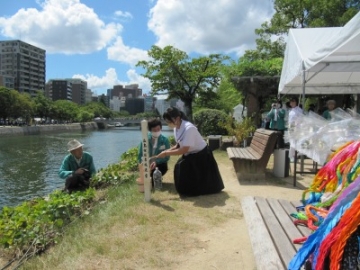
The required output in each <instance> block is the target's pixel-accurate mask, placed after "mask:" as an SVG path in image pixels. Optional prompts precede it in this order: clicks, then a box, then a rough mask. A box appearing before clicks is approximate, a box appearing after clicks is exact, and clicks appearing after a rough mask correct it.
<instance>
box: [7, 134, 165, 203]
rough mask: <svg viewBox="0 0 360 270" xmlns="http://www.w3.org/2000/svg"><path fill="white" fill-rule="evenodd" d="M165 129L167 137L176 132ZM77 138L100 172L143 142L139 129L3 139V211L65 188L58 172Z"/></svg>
mask: <svg viewBox="0 0 360 270" xmlns="http://www.w3.org/2000/svg"><path fill="white" fill-rule="evenodd" d="M166 128H167V127H164V131H163V133H164V135H166V136H169V135H172V132H171V131H169V130H166ZM71 139H77V140H79V141H80V142H81V143H83V144H84V146H83V148H84V151H87V152H90V153H91V154H92V155H93V157H94V163H95V167H96V170H99V169H100V168H105V167H107V166H108V165H109V164H112V163H116V162H118V161H119V158H120V156H121V154H122V153H124V152H126V150H128V149H129V148H131V147H135V146H137V145H138V144H139V143H140V141H141V131H140V130H139V128H114V129H108V130H98V131H87V132H81V131H78V132H68V133H56V134H55V133H51V134H46V135H45V134H43V135H29V136H13V137H0V209H2V208H3V207H4V206H15V205H18V204H20V203H21V202H23V201H25V200H30V199H32V198H34V197H39V196H45V195H47V194H49V193H51V192H52V191H54V190H55V189H61V188H63V186H64V180H63V179H60V178H59V177H58V170H59V167H60V165H61V162H62V160H63V158H64V157H65V155H67V154H68V152H67V142H68V141H69V140H71Z"/></svg>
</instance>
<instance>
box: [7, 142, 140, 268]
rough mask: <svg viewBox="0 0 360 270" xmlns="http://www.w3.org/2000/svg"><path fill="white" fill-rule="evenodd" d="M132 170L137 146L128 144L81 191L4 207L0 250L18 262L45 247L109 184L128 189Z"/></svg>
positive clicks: (94, 202) (99, 198)
mask: <svg viewBox="0 0 360 270" xmlns="http://www.w3.org/2000/svg"><path fill="white" fill-rule="evenodd" d="M136 174H137V148H132V149H129V150H128V151H127V152H125V153H123V154H122V155H121V158H120V162H119V163H116V164H111V165H109V166H108V167H107V168H104V169H101V170H100V171H99V172H98V173H97V175H96V176H95V177H94V178H93V179H92V181H91V187H90V188H89V189H87V190H85V191H82V192H74V193H72V194H68V193H65V192H63V191H60V190H55V191H54V192H52V193H51V194H49V195H48V196H47V197H45V198H34V199H33V200H31V201H27V202H24V203H22V204H20V205H18V206H16V207H4V208H3V209H2V211H1V212H0V245H1V246H2V250H3V251H2V252H1V253H5V254H7V256H8V257H11V260H10V261H16V263H17V264H21V263H23V262H24V261H26V260H27V259H28V258H30V257H32V256H34V255H37V254H39V253H41V252H43V251H45V250H46V249H48V248H49V247H51V246H52V245H53V244H55V243H57V242H58V241H59V239H60V238H62V237H63V235H64V233H66V231H67V228H68V227H69V225H71V224H73V223H77V222H80V221H79V220H81V219H83V218H84V217H85V216H86V215H88V214H89V213H90V212H92V211H94V207H96V205H98V204H99V202H102V201H105V200H106V197H107V196H111V192H112V191H111V190H112V188H121V189H124V190H127V189H131V188H132V187H131V186H134V183H135V178H136ZM110 186H111V187H112V188H110V189H108V188H109V187H110ZM121 192H124V191H123V190H122V191H121ZM125 193H127V192H125ZM128 195H129V194H124V196H128Z"/></svg>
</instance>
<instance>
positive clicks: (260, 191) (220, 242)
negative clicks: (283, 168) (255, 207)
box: [175, 155, 313, 270]
mask: <svg viewBox="0 0 360 270" xmlns="http://www.w3.org/2000/svg"><path fill="white" fill-rule="evenodd" d="M221 156H222V157H220V158H217V160H218V165H219V169H220V172H221V175H222V178H223V181H224V184H225V189H224V192H226V193H227V194H228V195H229V199H228V200H226V204H225V205H224V206H221V211H226V212H235V213H236V215H235V216H236V218H230V219H229V220H228V221H227V222H226V223H225V224H223V225H222V227H221V228H212V227H205V228H204V230H203V232H202V233H199V234H197V235H196V237H197V239H198V240H199V241H200V242H201V243H202V245H200V246H201V248H199V249H197V250H195V251H194V250H193V251H191V253H190V254H188V253H185V254H183V257H184V258H183V260H182V261H183V263H182V264H181V266H179V267H178V268H175V269H177V270H181V269H184V270H185V269H222V270H225V269H229V270H230V269H231V270H232V269H246V270H248V269H249V270H250V269H256V266H255V261H254V256H253V253H252V248H251V243H250V239H249V236H248V232H247V227H246V223H245V220H244V218H243V214H242V210H241V205H240V200H241V198H242V197H244V196H248V195H256V196H262V197H272V198H277V199H280V198H281V199H286V200H299V199H300V198H301V194H302V192H303V187H307V186H308V185H309V184H310V183H311V181H312V177H313V175H307V176H306V177H301V176H299V178H298V179H299V181H298V182H299V184H298V185H299V188H294V187H293V185H292V181H293V178H292V176H289V177H287V178H282V179H274V178H273V177H272V176H271V174H270V173H269V177H268V180H267V181H264V182H261V183H259V182H244V183H241V182H240V183H239V181H238V180H237V178H236V174H235V172H234V169H233V166H232V163H231V162H229V160H226V159H224V157H223V155H221ZM272 167H273V163H272V159H271V160H270V162H269V164H268V169H269V172H270V171H271V169H272ZM232 216H234V215H232Z"/></svg>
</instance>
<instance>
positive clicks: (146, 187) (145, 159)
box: [141, 120, 151, 202]
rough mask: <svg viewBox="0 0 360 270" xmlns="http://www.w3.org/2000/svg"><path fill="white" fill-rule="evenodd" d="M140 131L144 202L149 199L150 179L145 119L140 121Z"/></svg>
mask: <svg viewBox="0 0 360 270" xmlns="http://www.w3.org/2000/svg"><path fill="white" fill-rule="evenodd" d="M141 133H142V149H143V159H142V164H143V165H144V166H143V167H144V170H143V179H144V199H145V202H150V200H151V179H150V162H149V161H150V160H149V139H148V125H147V121H146V120H142V121H141Z"/></svg>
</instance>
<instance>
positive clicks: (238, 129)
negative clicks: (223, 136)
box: [223, 116, 256, 143]
mask: <svg viewBox="0 0 360 270" xmlns="http://www.w3.org/2000/svg"><path fill="white" fill-rule="evenodd" d="M223 127H224V128H225V129H226V130H227V131H228V134H229V135H231V136H234V137H235V138H236V140H237V141H238V143H241V142H242V141H243V140H245V139H246V138H247V137H249V136H250V133H252V132H254V131H255V130H256V126H255V125H254V121H253V119H252V118H251V117H245V118H244V119H243V120H242V121H241V122H240V123H238V122H236V121H235V120H234V119H233V118H232V117H230V116H229V117H228V119H227V121H226V122H225V125H223Z"/></svg>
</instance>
